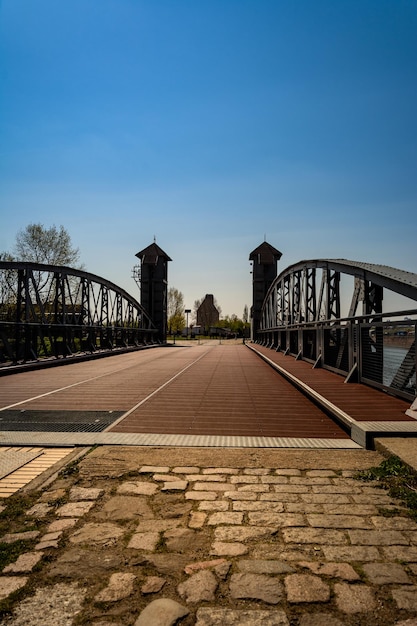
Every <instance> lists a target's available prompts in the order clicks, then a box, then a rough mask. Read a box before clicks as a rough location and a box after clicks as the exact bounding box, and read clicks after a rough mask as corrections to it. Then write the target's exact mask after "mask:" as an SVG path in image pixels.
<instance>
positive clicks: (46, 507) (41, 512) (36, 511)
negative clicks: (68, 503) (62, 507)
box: [26, 502, 53, 518]
mask: <svg viewBox="0 0 417 626" xmlns="http://www.w3.org/2000/svg"><path fill="white" fill-rule="evenodd" d="M52 510H53V507H52V506H51V505H50V504H48V503H47V502H38V503H37V504H34V505H33V506H32V507H31V508H30V509H28V510H27V511H26V515H29V516H30V517H37V518H39V517H45V515H48V513H50V512H51V511H52Z"/></svg>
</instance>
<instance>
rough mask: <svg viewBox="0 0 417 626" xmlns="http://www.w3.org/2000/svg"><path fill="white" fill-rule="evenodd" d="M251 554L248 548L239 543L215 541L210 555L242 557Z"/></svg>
mask: <svg viewBox="0 0 417 626" xmlns="http://www.w3.org/2000/svg"><path fill="white" fill-rule="evenodd" d="M248 552H249V548H248V546H245V544H244V543H240V542H238V541H235V542H228V541H215V542H214V543H213V545H212V547H211V550H210V554H212V555H213V556H241V555H242V554H247V553H248Z"/></svg>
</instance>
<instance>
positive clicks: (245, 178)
mask: <svg viewBox="0 0 417 626" xmlns="http://www.w3.org/2000/svg"><path fill="white" fill-rule="evenodd" d="M416 33H417V2H416V1H415V0H391V1H388V0H347V1H345V0H210V1H209V0H146V1H142V0H71V2H69V1H67V0H59V2H57V0H36V2H34V1H33V0H0V108H1V113H0V227H1V228H0V250H3V251H4V250H10V249H11V248H12V246H13V244H14V239H15V235H16V233H17V231H18V230H20V229H21V228H24V227H25V226H26V225H27V224H29V223H30V222H36V223H37V222H41V223H42V224H44V225H45V226H48V227H49V226H51V225H52V224H56V225H57V226H58V225H61V224H62V225H63V226H65V228H66V229H67V230H68V231H69V233H70V235H71V237H72V241H73V243H74V245H75V246H76V247H79V249H80V251H81V260H82V262H83V263H84V265H85V268H86V269H87V270H88V271H91V272H93V273H95V274H99V275H101V276H103V277H105V278H108V279H109V280H112V281H114V282H115V283H117V284H119V285H121V286H123V287H124V288H125V289H127V290H128V291H129V292H130V293H132V294H133V295H135V296H138V291H137V287H136V285H135V283H134V281H133V280H132V278H131V269H132V267H133V265H134V264H135V262H136V259H135V256H134V255H135V253H136V252H138V251H139V250H141V249H142V248H144V247H146V246H147V245H148V244H150V243H151V242H152V241H153V239H154V236H155V237H156V241H157V243H158V244H159V245H160V246H161V247H162V248H163V249H164V250H165V251H166V252H167V254H168V255H169V256H170V257H171V258H172V259H173V262H172V263H170V264H169V283H170V286H175V287H177V288H178V289H180V290H181V291H182V292H183V294H184V296H185V304H186V306H187V307H190V308H192V306H193V303H194V300H196V299H197V298H201V297H203V296H204V295H205V294H206V293H213V294H214V295H215V297H216V299H217V301H218V303H219V304H220V306H221V308H222V311H223V314H232V313H236V314H237V315H238V316H239V317H240V316H241V315H242V313H243V308H244V306H245V304H248V305H250V304H251V275H250V264H249V261H248V256H249V253H250V252H251V251H252V250H253V249H254V248H256V247H257V246H258V245H259V244H260V243H261V242H262V241H263V240H264V238H265V237H266V239H267V241H268V242H269V243H271V244H272V245H274V246H275V247H277V248H278V249H279V250H280V251H281V252H282V253H283V256H282V259H281V261H280V269H284V267H286V266H287V265H290V264H291V263H294V262H296V261H299V260H301V259H311V258H340V257H342V258H347V259H353V260H361V261H369V262H374V263H382V264H387V265H392V266H394V267H398V268H401V269H405V270H409V271H413V272H417V245H416V240H417V114H416V111H417V36H416Z"/></svg>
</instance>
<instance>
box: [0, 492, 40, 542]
mask: <svg viewBox="0 0 417 626" xmlns="http://www.w3.org/2000/svg"><path fill="white" fill-rule="evenodd" d="M37 497H38V496H37V494H20V493H16V494H13V495H12V496H10V497H9V498H7V500H5V501H4V504H5V506H6V508H5V509H4V511H2V512H1V513H0V537H1V536H2V535H4V534H5V533H14V532H23V531H24V530H29V528H28V526H29V522H30V524H32V526H36V524H34V522H33V520H28V519H25V517H24V515H25V511H27V510H28V509H30V508H31V507H32V505H33V504H34V502H35V500H36V498H37ZM21 526H24V528H21Z"/></svg>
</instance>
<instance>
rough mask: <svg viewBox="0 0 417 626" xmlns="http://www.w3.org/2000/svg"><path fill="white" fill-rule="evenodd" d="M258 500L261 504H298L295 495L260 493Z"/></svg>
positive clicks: (297, 498)
mask: <svg viewBox="0 0 417 626" xmlns="http://www.w3.org/2000/svg"><path fill="white" fill-rule="evenodd" d="M259 500H261V501H263V502H299V501H300V496H299V495H298V494H297V493H261V494H260V496H259Z"/></svg>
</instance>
